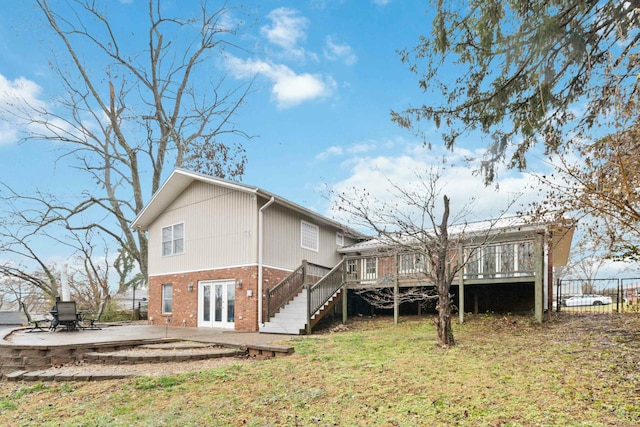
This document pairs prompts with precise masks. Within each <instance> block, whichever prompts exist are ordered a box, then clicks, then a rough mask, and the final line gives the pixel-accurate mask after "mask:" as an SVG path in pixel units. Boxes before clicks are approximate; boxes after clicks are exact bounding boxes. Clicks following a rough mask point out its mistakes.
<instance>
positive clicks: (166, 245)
mask: <svg viewBox="0 0 640 427" xmlns="http://www.w3.org/2000/svg"><path fill="white" fill-rule="evenodd" d="M181 253H184V223H181V224H174V225H170V226H168V227H162V256H169V255H178V254H181Z"/></svg>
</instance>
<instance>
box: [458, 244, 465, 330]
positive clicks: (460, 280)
mask: <svg viewBox="0 0 640 427" xmlns="http://www.w3.org/2000/svg"><path fill="white" fill-rule="evenodd" d="M462 255H463V253H462V246H460V247H458V263H459V264H460V263H462V261H463V259H462ZM458 316H459V317H460V320H459V321H460V324H462V323H464V267H462V268H460V270H459V271H458Z"/></svg>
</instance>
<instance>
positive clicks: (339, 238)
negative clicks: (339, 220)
mask: <svg viewBox="0 0 640 427" xmlns="http://www.w3.org/2000/svg"><path fill="white" fill-rule="evenodd" d="M336 245H338V246H344V234H343V233H340V232H337V233H336Z"/></svg>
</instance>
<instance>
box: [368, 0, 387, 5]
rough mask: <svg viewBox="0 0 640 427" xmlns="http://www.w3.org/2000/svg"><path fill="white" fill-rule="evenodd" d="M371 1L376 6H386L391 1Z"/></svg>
mask: <svg viewBox="0 0 640 427" xmlns="http://www.w3.org/2000/svg"><path fill="white" fill-rule="evenodd" d="M371 2H372V3H373V4H375V5H378V6H386V5H388V4H389V3H391V0H371Z"/></svg>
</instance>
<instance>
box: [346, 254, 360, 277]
mask: <svg viewBox="0 0 640 427" xmlns="http://www.w3.org/2000/svg"><path fill="white" fill-rule="evenodd" d="M347 278H348V279H357V278H358V267H357V264H356V260H355V259H348V260H347Z"/></svg>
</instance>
